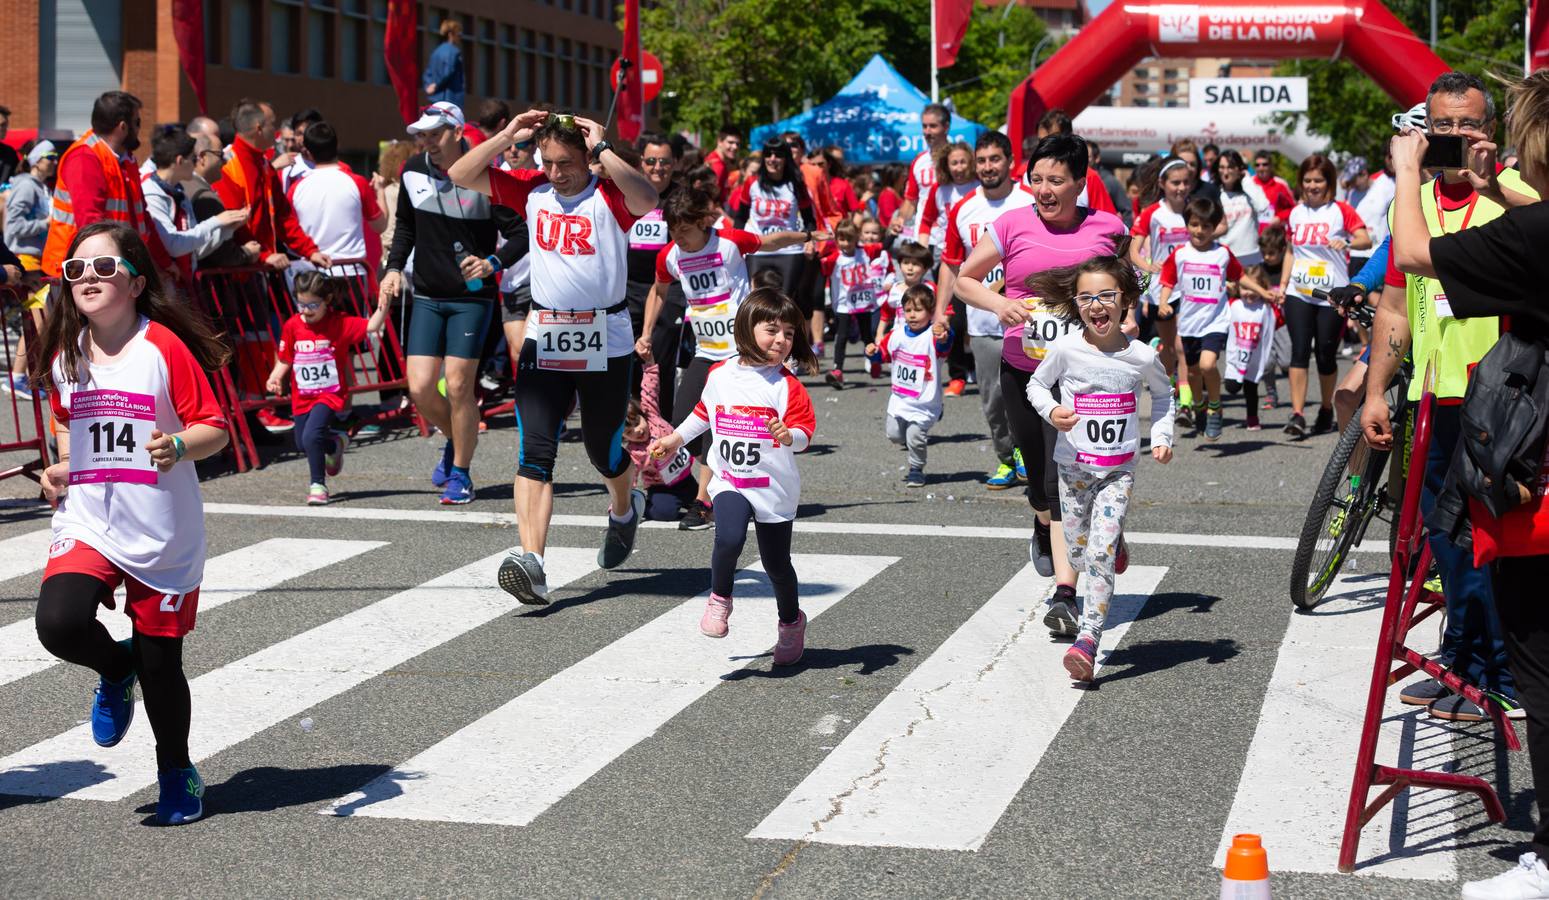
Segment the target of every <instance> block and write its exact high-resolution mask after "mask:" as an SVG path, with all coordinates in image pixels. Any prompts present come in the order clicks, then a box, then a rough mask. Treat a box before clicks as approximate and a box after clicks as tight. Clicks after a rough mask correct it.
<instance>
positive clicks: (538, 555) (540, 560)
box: [532, 553, 543, 567]
mask: <svg viewBox="0 0 1549 900" xmlns="http://www.w3.org/2000/svg"><path fill="white" fill-rule="evenodd" d="M532 558H533V559H536V560H537V561H538V565H539V567H542V565H543V554H542V553H534V554H533V555H532Z"/></svg>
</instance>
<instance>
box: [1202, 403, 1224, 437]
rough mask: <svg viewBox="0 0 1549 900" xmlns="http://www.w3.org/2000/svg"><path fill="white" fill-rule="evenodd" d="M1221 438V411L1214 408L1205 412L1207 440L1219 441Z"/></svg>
mask: <svg viewBox="0 0 1549 900" xmlns="http://www.w3.org/2000/svg"><path fill="white" fill-rule="evenodd" d="M1220 439H1221V411H1220V410H1219V409H1213V410H1211V411H1209V412H1207V413H1205V440H1207V441H1219V440H1220Z"/></svg>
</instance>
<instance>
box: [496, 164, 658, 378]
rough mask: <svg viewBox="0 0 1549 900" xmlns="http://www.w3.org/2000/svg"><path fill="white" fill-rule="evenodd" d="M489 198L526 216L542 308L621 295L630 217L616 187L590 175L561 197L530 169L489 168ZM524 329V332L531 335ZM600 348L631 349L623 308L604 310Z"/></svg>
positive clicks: (602, 305) (612, 352) (586, 304)
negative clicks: (605, 322) (604, 339)
mask: <svg viewBox="0 0 1549 900" xmlns="http://www.w3.org/2000/svg"><path fill="white" fill-rule="evenodd" d="M489 185H490V196H491V198H492V199H493V200H494V201H495V202H496V203H498V204H500V205H501V206H509V207H511V208H512V209H514V210H516V211H517V212H518V213H520V214H521V216H522V218H524V219H526V220H527V234H528V250H527V257H528V259H530V260H532V275H531V280H532V296H533V301H534V302H535V303H537V304H538V305H539V306H541V307H544V308H546V309H550V310H560V311H565V312H580V311H586V310H601V309H607V308H608V307H610V306H613V305H615V304H617V303H619V302H621V301H622V300H623V299H624V283H625V279H626V277H627V272H628V259H627V257H628V252H629V240H628V233H629V229H630V228H631V227H633V226H634V224H635V220H636V219H637V218H638V216H636V215H635V214H634V213H632V212H630V211H629V205H628V204H627V203H626V202H625V200H624V192H623V191H621V190H619V187H618V185H616V184H614V183H613V182H612V181H604V180H601V179H598V178H597V177H596V176H593V177H592V180H591V182H590V183H589V184H587V186H586V187H585V188H583V189H582V190H581V191H580V193H577V194H575V195H573V196H570V197H561V196H560V194H559V192H558V191H556V190H555V189H554V186H553V185H551V184H549V179H548V176H547V175H544V174H543V172H542V171H541V170H537V169H519V170H516V171H512V172H503V171H501V170H500V169H490V170H489ZM531 339H532V338H531V336H529V340H531ZM607 351H608V356H609V357H610V358H611V357H616V356H625V355H627V354H630V353H634V352H635V337H634V331H633V329H632V328H631V327H630V323H629V313H628V312H627V311H620V312H617V313H614V314H613V315H611V316H609V317H608V347H607Z"/></svg>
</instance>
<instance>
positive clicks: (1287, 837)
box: [1215, 575, 1488, 881]
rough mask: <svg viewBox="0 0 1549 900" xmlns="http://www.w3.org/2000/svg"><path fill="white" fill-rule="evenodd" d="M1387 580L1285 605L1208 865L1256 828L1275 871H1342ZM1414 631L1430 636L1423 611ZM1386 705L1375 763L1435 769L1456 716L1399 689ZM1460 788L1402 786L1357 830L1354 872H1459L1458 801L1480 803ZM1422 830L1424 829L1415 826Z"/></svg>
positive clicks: (1346, 582) (1350, 583)
mask: <svg viewBox="0 0 1549 900" xmlns="http://www.w3.org/2000/svg"><path fill="white" fill-rule="evenodd" d="M1386 589H1387V579H1386V578H1380V579H1379V578H1375V577H1374V576H1371V575H1366V576H1349V575H1341V576H1340V577H1339V578H1338V579H1337V580H1336V581H1335V582H1334V584H1333V585H1331V586H1330V588H1329V597H1328V599H1326V600H1324V601H1323V603H1321V604H1320V605H1319V606H1318V607H1317V608H1316V609H1314V610H1313V611H1312V612H1311V613H1293V614H1292V615H1291V624H1290V627H1288V628H1287V629H1286V633H1285V640H1284V641H1282V642H1281V645H1280V652H1279V655H1278V656H1277V658H1276V661H1275V671H1274V674H1273V675H1271V676H1270V680H1269V687H1268V689H1267V690H1266V692H1265V697H1264V705H1263V706H1262V707H1261V708H1260V710H1259V724H1258V727H1257V729H1256V730H1255V731H1254V733H1253V742H1252V744H1251V745H1250V746H1249V748H1248V756H1247V759H1246V761H1245V763H1244V765H1243V770H1242V777H1241V779H1240V780H1239V781H1238V783H1237V795H1236V798H1235V799H1234V800H1233V801H1232V811H1231V813H1230V814H1228V816H1227V819H1226V827H1225V828H1224V829H1223V831H1222V832H1221V844H1220V846H1219V848H1218V849H1217V851H1216V857H1215V865H1216V867H1218V868H1219V867H1220V866H1222V865H1224V864H1225V860H1226V850H1227V848H1228V847H1229V846H1230V845H1231V842H1232V835H1234V834H1239V833H1242V832H1252V833H1254V834H1257V835H1260V836H1261V837H1262V838H1263V839H1264V847H1265V848H1266V849H1267V850H1268V851H1269V855H1270V856H1269V858H1270V860H1271V863H1270V864H1271V865H1272V866H1273V867H1274V869H1275V871H1277V872H1317V873H1321V874H1328V875H1332V874H1335V873H1336V872H1337V871H1338V861H1339V839H1340V835H1341V833H1342V832H1343V830H1344V824H1345V806H1346V804H1347V803H1348V802H1349V799H1350V780H1351V777H1352V776H1353V775H1354V771H1355V755H1356V751H1357V749H1358V746H1359V744H1360V740H1361V720H1362V718H1363V717H1364V715H1365V712H1366V691H1367V688H1368V686H1369V685H1370V683H1371V674H1372V663H1373V661H1374V659H1375V657H1376V652H1377V633H1378V629H1379V628H1380V627H1381V623H1382V610H1383V599H1384V596H1385V594H1386ZM1432 621H1434V620H1432ZM1411 638H1412V642H1411V644H1410V645H1411V646H1412V647H1414V648H1415V649H1416V650H1419V651H1421V652H1422V653H1423V652H1428V651H1430V650H1432V649H1434V648H1435V646H1436V628H1435V627H1434V626H1433V625H1431V622H1430V621H1428V622H1426V623H1425V624H1422V625H1421V626H1420V627H1419V628H1417V629H1416V630H1414V631H1413V632H1411ZM1383 715H1384V725H1383V728H1382V736H1381V739H1380V740H1379V741H1378V744H1377V761H1378V762H1379V763H1387V764H1389V765H1394V764H1397V765H1401V766H1405V767H1407V768H1423V769H1437V770H1442V769H1445V767H1446V766H1447V765H1448V764H1449V763H1450V762H1451V761H1452V759H1453V751H1452V743H1453V735H1454V731H1453V729H1452V727H1451V726H1449V725H1448V723H1446V722H1442V721H1440V720H1437V719H1433V718H1431V717H1430V716H1429V715H1426V713H1425V710H1424V708H1423V707H1417V706H1404V705H1402V704H1400V703H1399V701H1398V690H1397V689H1396V688H1393V689H1390V690H1389V691H1388V694H1387V703H1386V705H1385V706H1384V709H1383ZM1487 740H1488V739H1487ZM1377 792H1378V791H1377V789H1374V790H1373V791H1372V792H1371V796H1372V797H1375V796H1376V795H1377ZM1460 796H1462V795H1450V794H1447V793H1445V792H1437V793H1425V792H1420V791H1413V790H1412V791H1406V792H1404V793H1402V794H1400V795H1399V797H1398V799H1397V800H1396V801H1395V802H1394V803H1393V804H1391V805H1389V806H1387V807H1386V808H1384V809H1383V810H1382V812H1381V813H1379V814H1378V815H1377V816H1376V817H1374V818H1373V819H1372V820H1371V821H1370V822H1368V823H1367V825H1366V828H1365V829H1363V830H1362V832H1361V846H1360V853H1359V855H1358V857H1357V860H1356V866H1357V868H1356V873H1357V874H1360V875H1381V876H1385V877H1388V878H1412V879H1424V880H1434V881H1453V880H1455V879H1456V878H1457V864H1456V861H1455V860H1454V858H1453V847H1454V841H1453V834H1454V831H1455V829H1454V819H1455V806H1456V803H1458V802H1468V803H1473V802H1476V801H1474V800H1472V798H1469V799H1468V800H1464V801H1460V800H1458V799H1457V798H1458V797H1460ZM1422 810H1423V811H1422ZM1395 823H1397V827H1395ZM1406 832H1407V833H1408V834H1409V835H1411V837H1409V838H1408V839H1407V840H1406V837H1405V834H1406ZM1420 832H1424V836H1423V837H1414V836H1415V835H1419V834H1420ZM1406 844H1407V846H1406Z"/></svg>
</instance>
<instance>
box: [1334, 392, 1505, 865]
mask: <svg viewBox="0 0 1549 900" xmlns="http://www.w3.org/2000/svg"><path fill="white" fill-rule="evenodd" d="M1427 382H1429V377H1427ZM1435 405H1436V395H1435V394H1433V393H1431V391H1430V390H1429V388H1427V390H1426V392H1425V394H1424V395H1423V396H1422V397H1421V398H1420V403H1419V407H1418V409H1417V410H1416V412H1415V423H1414V442H1413V444H1412V446H1411V449H1410V454H1409V460H1410V463H1409V475H1408V478H1407V480H1406V481H1405V484H1404V503H1403V506H1402V507H1401V508H1400V512H1399V519H1398V544H1397V547H1396V548H1395V549H1394V551H1393V561H1392V569H1391V570H1390V572H1389V574H1388V596H1387V603H1386V608H1385V609H1384V611H1383V614H1382V631H1381V632H1380V637H1379V638H1378V644H1377V660H1376V663H1375V665H1374V666H1373V669H1372V679H1371V686H1370V689H1369V690H1368V692H1367V695H1366V718H1365V721H1364V724H1363V725H1362V729H1361V744H1360V749H1359V750H1358V751H1357V753H1356V759H1355V779H1354V781H1353V783H1352V784H1351V785H1350V805H1349V807H1348V809H1347V810H1346V813H1345V831H1344V835H1343V837H1342V838H1341V839H1340V843H1339V871H1341V872H1345V873H1349V872H1353V871H1354V870H1355V854H1356V850H1357V848H1358V847H1359V845H1360V842H1361V829H1362V828H1363V827H1364V826H1365V825H1366V823H1367V822H1369V821H1371V818H1372V816H1375V815H1376V814H1377V813H1378V812H1379V811H1380V810H1381V809H1382V807H1384V806H1386V805H1387V804H1388V803H1389V802H1391V801H1392V800H1393V798H1394V797H1396V796H1397V795H1398V792H1399V791H1402V790H1404V789H1405V788H1409V787H1415V788H1422V789H1432V790H1442V791H1461V792H1465V793H1470V794H1473V795H1475V796H1477V797H1478V798H1479V800H1480V802H1482V803H1483V804H1484V808H1485V814H1486V815H1488V816H1489V818H1490V821H1492V822H1502V821H1505V819H1506V812H1505V810H1503V809H1502V808H1501V801H1500V798H1498V797H1497V796H1496V795H1495V788H1493V787H1492V786H1491V785H1490V783H1489V782H1488V781H1485V780H1484V779H1483V778H1478V777H1476V776H1473V775H1456V774H1453V773H1451V772H1434V771H1426V770H1421V769H1400V768H1396V767H1393V766H1383V765H1378V764H1377V761H1376V754H1377V736H1378V731H1379V730H1380V729H1381V727H1382V719H1383V701H1384V697H1385V695H1386V693H1387V690H1388V688H1389V687H1390V686H1392V685H1394V684H1396V683H1397V682H1398V681H1399V680H1400V679H1403V678H1405V677H1406V676H1408V675H1410V674H1411V673H1413V672H1416V671H1419V672H1424V673H1425V674H1426V675H1429V676H1430V677H1432V678H1436V679H1440V680H1441V681H1442V682H1443V683H1444V684H1446V685H1447V687H1448V688H1450V689H1451V690H1453V691H1454V692H1456V693H1459V694H1462V695H1463V696H1465V697H1467V698H1468V699H1469V701H1470V702H1472V703H1474V704H1476V705H1477V706H1478V707H1479V708H1480V709H1482V710H1484V711H1485V712H1487V713H1488V714H1489V716H1490V718H1491V720H1492V721H1493V722H1494V723H1495V728H1496V733H1497V734H1499V735H1501V736H1502V738H1503V739H1504V740H1505V742H1506V746H1507V748H1508V749H1511V750H1520V749H1521V748H1522V745H1521V743H1520V742H1519V741H1518V739H1517V732H1516V729H1514V728H1513V727H1512V726H1511V722H1510V720H1508V719H1507V718H1506V714H1505V711H1504V710H1502V709H1501V706H1500V704H1499V703H1497V702H1495V698H1493V697H1491V696H1490V695H1489V694H1486V693H1484V692H1483V691H1481V690H1480V689H1479V687H1478V686H1477V685H1475V684H1472V683H1470V682H1468V681H1465V680H1463V679H1461V678H1459V677H1458V676H1457V674H1456V673H1454V672H1452V671H1449V670H1447V669H1444V668H1442V667H1441V666H1440V665H1439V664H1437V663H1436V662H1435V661H1434V660H1431V659H1428V658H1426V657H1424V656H1421V655H1420V654H1419V653H1417V652H1416V651H1414V650H1412V649H1410V648H1409V647H1408V646H1406V645H1405V640H1406V639H1407V638H1408V636H1409V631H1410V629H1412V628H1414V626H1415V625H1417V624H1418V623H1420V622H1421V621H1422V620H1424V619H1425V618H1426V617H1428V616H1430V615H1432V614H1433V613H1435V612H1437V611H1439V610H1441V609H1442V608H1443V607H1444V605H1445V599H1444V598H1443V597H1442V595H1440V594H1437V593H1435V592H1433V591H1428V590H1426V588H1425V582H1426V579H1427V578H1429V577H1430V569H1431V545H1430V543H1429V541H1427V540H1426V535H1425V528H1424V527H1423V525H1422V523H1421V521H1420V487H1421V484H1422V483H1423V482H1424V480H1425V460H1426V454H1427V453H1428V452H1429V450H1430V447H1431V414H1432V410H1433V409H1434V408H1435ZM1395 452H1396V451H1395ZM1422 605H1423V606H1424V607H1425V608H1424V609H1423V610H1420V607H1421V606H1422ZM1417 610H1418V614H1417ZM1394 663H1398V666H1397V668H1395V667H1394ZM1378 785H1383V786H1385V787H1384V790H1383V791H1382V793H1380V794H1378V795H1377V797H1376V799H1374V800H1372V801H1370V802H1369V803H1368V802H1367V796H1368V795H1369V794H1370V792H1371V789H1372V787H1374V786H1378Z"/></svg>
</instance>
